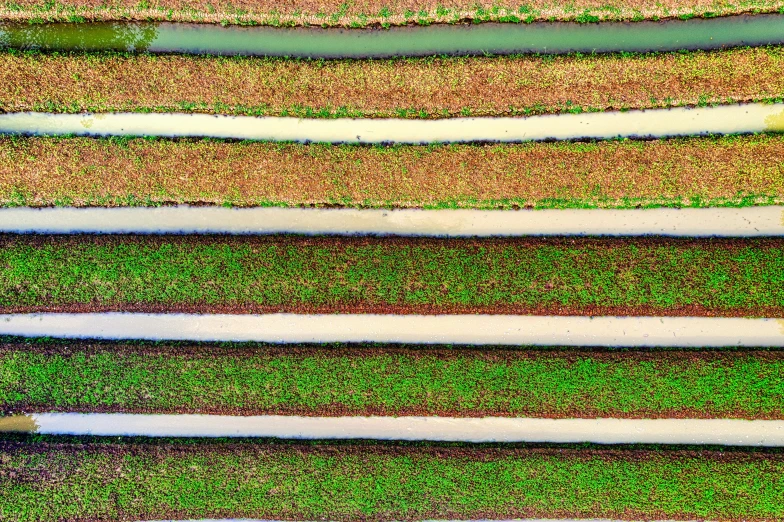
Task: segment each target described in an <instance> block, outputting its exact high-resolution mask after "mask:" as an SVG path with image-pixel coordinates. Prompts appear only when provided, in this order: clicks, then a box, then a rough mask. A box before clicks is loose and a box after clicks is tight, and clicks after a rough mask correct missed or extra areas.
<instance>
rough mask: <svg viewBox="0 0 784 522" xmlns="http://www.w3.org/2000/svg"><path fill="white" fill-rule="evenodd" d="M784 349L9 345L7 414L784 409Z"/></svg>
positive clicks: (708, 413) (645, 413)
mask: <svg viewBox="0 0 784 522" xmlns="http://www.w3.org/2000/svg"><path fill="white" fill-rule="evenodd" d="M783 400H784V353H782V352H779V351H751V352H749V351H733V350H721V351H674V350H673V351H669V350H646V351H635V350H574V349H571V350H567V349H539V350H531V349H500V348H499V349H493V348H489V349H482V350H476V349H470V348H449V347H442V348H433V347H424V348H423V347H389V346H367V347H362V348H359V347H346V346H287V347H285V348H279V347H273V346H263V345H254V344H240V345H231V344H228V345H187V344H176V345H171V344H169V345H165V344H164V345H161V344H138V343H137V344H134V343H103V344H98V345H90V344H85V343H78V342H77V343H68V342H65V341H62V342H56V341H55V342H41V341H38V342H36V343H34V344H32V345H29V344H27V345H25V344H20V343H18V342H17V343H14V342H9V343H6V344H3V345H0V411H2V412H5V413H22V412H26V413H29V412H33V411H40V412H48V411H84V412H124V413H128V412H133V413H219V414H227V415H237V414H239V415H260V414H278V415H292V414H295V415H320V416H325V415H326V416H331V415H338V416H342V415H430V416H432V415H438V416H452V417H466V416H480V417H481V416H531V417H553V418H569V417H629V418H657V417H662V418H668V417H669V418H672V417H689V418H702V417H705V418H712V417H715V418H719V417H720V418H771V419H776V418H782V415H784V410H783V409H782V404H783V402H782V401H783Z"/></svg>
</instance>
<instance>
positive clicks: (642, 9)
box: [0, 0, 784, 27]
mask: <svg viewBox="0 0 784 522" xmlns="http://www.w3.org/2000/svg"><path fill="white" fill-rule="evenodd" d="M782 8H784V2H782V1H781V0H742V1H737V2H732V1H726V0H719V1H712V0H663V1H660V2H655V3H653V2H643V1H640V0H611V1H608V2H605V1H601V0H576V1H570V2H550V1H548V0H528V1H526V2H520V3H517V4H514V3H502V2H490V1H487V0H484V1H480V2H468V1H465V0H463V1H455V0H447V1H445V2H439V1H436V0H418V1H413V0H391V1H388V0H358V1H348V2H344V1H342V0H327V1H320V2H315V1H312V0H283V1H276V0H259V1H254V0H234V1H225V0H221V1H218V2H208V1H206V0H162V1H160V0H152V1H147V0H144V1H138V0H110V1H106V2H104V1H101V0H66V1H65V2H42V1H40V0H6V1H5V2H3V3H2V4H0V19H2V20H12V21H30V20H36V21H39V20H41V21H69V22H74V21H76V22H79V21H92V20H160V21H180V22H183V21H185V22H211V23H234V24H263V25H295V26H297V25H320V26H341V27H364V26H368V25H375V24H380V25H404V24H408V23H420V24H428V23H439V22H441V23H449V22H456V21H460V20H463V21H467V20H471V21H475V22H486V21H502V22H520V21H525V22H533V21H553V20H563V21H578V22H593V21H600V20H601V21H605V20H624V21H638V20H644V19H654V20H656V19H662V18H674V17H684V18H685V17H692V16H706V17H707V16H726V15H733V14H740V13H773V12H778V11H780V10H781V9H782Z"/></svg>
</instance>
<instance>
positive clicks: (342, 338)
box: [0, 312, 784, 347]
mask: <svg viewBox="0 0 784 522" xmlns="http://www.w3.org/2000/svg"><path fill="white" fill-rule="evenodd" d="M0 335H13V336H25V337H60V338H77V339H88V338H94V339H147V340H185V341H259V342H269V343H336V342H342V343H363V342H371V343H372V342H377V343H423V344H461V345H462V344H468V345H470V344H475V345H510V346H527V345H538V346H624V347H731V346H754V347H784V319H772V318H767V319H754V318H726V317H653V316H651V317H610V316H600V317H585V316H530V315H486V314H477V315H474V314H466V315H461V314H455V315H391V314H390V315H384V314H312V315H311V314H285V313H282V314H264V315H250V314H239V315H230V314H179V313H171V314H146V313H119V312H103V313H38V314H2V315H0Z"/></svg>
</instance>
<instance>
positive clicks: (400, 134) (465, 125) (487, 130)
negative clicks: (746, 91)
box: [0, 103, 784, 144]
mask: <svg viewBox="0 0 784 522" xmlns="http://www.w3.org/2000/svg"><path fill="white" fill-rule="evenodd" d="M782 130H784V104H782V103H773V104H741V105H720V106H716V107H705V108H688V109H685V108H674V109H655V110H649V111H627V112H605V113H601V112H597V113H589V114H551V115H544V116H528V117H523V118H450V119H439V120H407V119H399V118H394V119H349V118H338V119H301V118H281V117H276V116H262V117H250V116H224V115H207V114H154V113H148V114H139V113H110V114H49V113H9V114H0V132H2V133H6V134H23V135H75V136H162V137H212V138H232V139H246V140H273V141H298V142H306V143H309V142H319V143H385V144H387V143H404V144H405V143H409V144H411V143H413V144H427V143H433V142H438V143H450V142H456V143H462V142H474V141H478V142H522V141H541V140H551V139H559V140H567V139H570V140H576V139H609V138H619V137H635V138H657V137H670V136H697V135H708V134H738V133H755V132H780V131H782Z"/></svg>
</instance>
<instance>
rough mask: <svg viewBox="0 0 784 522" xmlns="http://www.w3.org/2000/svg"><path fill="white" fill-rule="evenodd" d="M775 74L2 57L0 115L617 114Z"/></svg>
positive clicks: (723, 60)
mask: <svg viewBox="0 0 784 522" xmlns="http://www.w3.org/2000/svg"><path fill="white" fill-rule="evenodd" d="M782 70H784V48H755V49H740V50H733V51H723V52H694V53H667V54H659V55H647V56H644V55H640V56H633V57H628V56H627V57H622V56H614V55H605V56H593V57H579V56H565V57H564V56H562V57H552V58H540V57H504V58H500V57H495V58H485V57H482V58H446V59H441V58H438V59H426V60H422V59H410V60H397V61H393V60H373V61H350V60H343V61H320V62H316V61H306V60H282V59H260V58H214V57H212V58H210V57H185V56H149V55H140V56H129V57H123V56H119V55H68V56H53V55H46V54H37V53H36V54H0V110H2V111H8V112H11V111H29V110H48V111H70V112H72V111H85V110H90V111H96V112H101V111H120V110H154V111H183V110H184V111H198V112H217V113H234V114H257V115H260V114H268V115H298V116H328V115H330V114H332V115H335V114H340V115H353V116H363V117H390V116H391V117H396V116H401V115H403V114H406V115H407V116H409V117H414V116H416V117H446V116H456V115H460V114H467V113H468V114H471V115H479V116H482V115H487V116H489V115H515V114H530V113H550V112H560V111H565V110H616V109H622V108H653V107H666V106H673V105H674V106H680V105H698V104H704V103H726V102H746V101H754V100H769V99H778V98H781V97H782V96H784V75H782V74H781V71H782ZM341 109H342V110H341ZM401 111H403V112H401ZM405 111H408V112H405Z"/></svg>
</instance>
